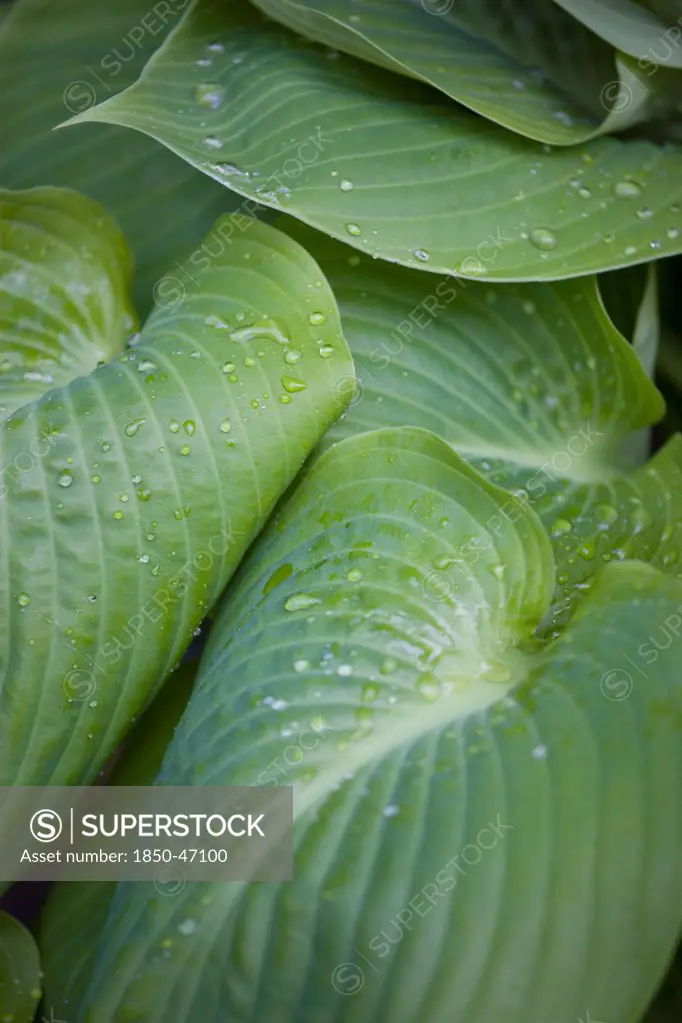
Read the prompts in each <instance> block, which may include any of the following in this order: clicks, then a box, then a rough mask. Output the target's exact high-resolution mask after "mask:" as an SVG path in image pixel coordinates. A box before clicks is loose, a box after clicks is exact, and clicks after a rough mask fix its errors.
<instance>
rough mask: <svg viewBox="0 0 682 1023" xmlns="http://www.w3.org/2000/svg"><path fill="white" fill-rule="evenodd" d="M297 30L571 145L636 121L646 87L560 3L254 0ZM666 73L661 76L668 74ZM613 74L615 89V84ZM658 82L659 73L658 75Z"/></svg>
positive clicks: (525, 130) (524, 130) (642, 113)
mask: <svg viewBox="0 0 682 1023" xmlns="http://www.w3.org/2000/svg"><path fill="white" fill-rule="evenodd" d="M257 6H258V7H260V8H261V9H262V10H263V11H265V13H266V14H269V15H270V16H271V17H273V18H275V19H276V20H277V21H280V22H282V24H284V25H286V26H287V27H288V28H291V29H293V30H294V31H296V32H300V33H301V34H303V35H305V36H308V37H309V38H312V39H315V40H316V41H318V42H321V43H324V44H326V45H327V46H331V47H334V48H338V49H341V50H343V51H344V52H346V53H350V54H351V55H352V56H355V57H360V58H362V59H364V60H369V61H371V62H372V63H373V64H378V65H379V66H380V67H386V68H388V69H389V70H391V71H397V72H398V73H401V74H406V75H409V76H411V77H414V78H416V79H419V80H421V81H423V82H426V83H427V84H428V85H433V86H434V87H435V88H437V89H439V90H440V91H441V92H443V93H445V95H446V96H449V97H450V98H451V99H454V100H457V101H458V102H459V103H462V104H464V106H466V107H468V108H469V109H470V110H474V111H475V112H476V113H478V114H481V115H482V116H483V117H487V118H489V119H490V120H492V121H495V122H496V123H497V124H500V125H502V126H503V127H505V128H510V129H511V130H512V131H516V132H519V133H520V134H521V135H526V136H528V137H529V138H532V139H537V140H538V141H540V142H550V143H552V144H554V145H572V144H575V143H577V142H585V141H586V140H587V139H588V138H591V137H593V136H595V135H599V134H602V133H604V132H614V131H618V130H620V129H622V128H625V127H627V126H629V125H632V124H635V123H637V121H639V120H641V119H642V118H643V117H646V115H647V108H648V106H649V102H648V100H649V99H650V97H649V95H648V92H647V91H646V90H645V89H644V88H640V87H639V86H638V82H637V81H634V88H633V86H632V85H631V84H630V83H631V82H632V81H633V74H634V77H635V78H637V77H638V76H637V75H636V68H635V69H631V68H629V67H628V66H627V65H625V66H619V67H618V69H617V68H616V64H615V62H614V55H613V50H612V49H611V47H610V46H608V45H606V44H605V43H603V42H602V41H601V40H600V39H599V38H598V37H597V36H595V35H593V33H591V32H589V31H587V30H586V29H585V28H584V27H583V26H582V25H581V24H580V23H579V22H578V21H576V20H575V19H574V18H572V17H571V16H570V15H567V14H566V13H565V12H564V11H563V10H561V8H560V7H557V6H555V5H554V4H547V3H545V2H544V0H540V2H532V3H530V4H528V3H526V4H525V5H523V4H522V3H519V2H517V0H512V2H511V3H509V2H508V3H505V4H503V5H500V6H498V8H497V9H496V10H495V11H493V10H492V9H491V8H490V6H488V5H485V4H481V3H480V2H476V0H472V2H467V3H458V4H457V5H456V7H455V8H452V6H451V8H450V10H446V9H445V8H446V5H443V6H442V11H443V13H442V16H440V17H439V16H437V12H436V11H434V10H433V9H432V8H429V6H428V4H423V3H420V2H418V0H397V2H394V3H392V4H391V5H390V8H389V7H387V6H386V5H385V4H382V3H381V2H380V0H372V2H370V3H364V4H363V5H362V9H361V11H360V12H358V9H357V4H355V3H353V2H352V0H331V2H329V0H303V2H301V0H299V2H296V0H293V2H292V0H257ZM670 77H671V76H669V75H668V76H666V78H667V79H670ZM619 80H620V90H619V88H618V85H619ZM657 84H660V83H657Z"/></svg>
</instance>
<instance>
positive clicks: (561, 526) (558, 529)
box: [552, 519, 573, 536]
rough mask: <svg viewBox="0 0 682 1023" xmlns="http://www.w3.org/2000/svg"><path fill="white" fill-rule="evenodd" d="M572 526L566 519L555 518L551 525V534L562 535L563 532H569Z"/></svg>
mask: <svg viewBox="0 0 682 1023" xmlns="http://www.w3.org/2000/svg"><path fill="white" fill-rule="evenodd" d="M572 528H573V527H572V525H571V523H570V522H569V521H568V519H557V520H556V522H555V523H554V525H553V526H552V536H563V535H564V533H570V532H571V529H572Z"/></svg>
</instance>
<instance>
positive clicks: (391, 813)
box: [382, 803, 400, 817]
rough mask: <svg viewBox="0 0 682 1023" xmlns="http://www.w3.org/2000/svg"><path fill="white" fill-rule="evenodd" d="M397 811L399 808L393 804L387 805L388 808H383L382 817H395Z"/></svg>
mask: <svg viewBox="0 0 682 1023" xmlns="http://www.w3.org/2000/svg"><path fill="white" fill-rule="evenodd" d="M399 809H400V808H399V807H398V806H397V805H396V804H395V803H389V804H388V806H385V807H384V809H383V810H382V813H383V815H384V817H395V815H396V814H397V813H398V811H399Z"/></svg>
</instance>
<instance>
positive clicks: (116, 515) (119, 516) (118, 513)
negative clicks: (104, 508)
mask: <svg viewBox="0 0 682 1023" xmlns="http://www.w3.org/2000/svg"><path fill="white" fill-rule="evenodd" d="M114 518H115V519H116V520H117V521H118V520H120V519H122V518H123V512H122V511H120V510H119V511H115V512H114Z"/></svg>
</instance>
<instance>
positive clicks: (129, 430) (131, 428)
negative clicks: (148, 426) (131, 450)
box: [125, 419, 147, 437]
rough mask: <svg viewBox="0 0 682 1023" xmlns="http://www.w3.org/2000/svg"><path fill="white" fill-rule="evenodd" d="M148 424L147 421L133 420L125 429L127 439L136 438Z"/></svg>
mask: <svg viewBox="0 0 682 1023" xmlns="http://www.w3.org/2000/svg"><path fill="white" fill-rule="evenodd" d="M146 422H147V420H146V419H133V421H132V423H128V425H127V426H126V428H125V433H126V437H134V436H135V434H136V433H137V431H138V430H139V429H140V427H141V426H144V424H145V423H146Z"/></svg>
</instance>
